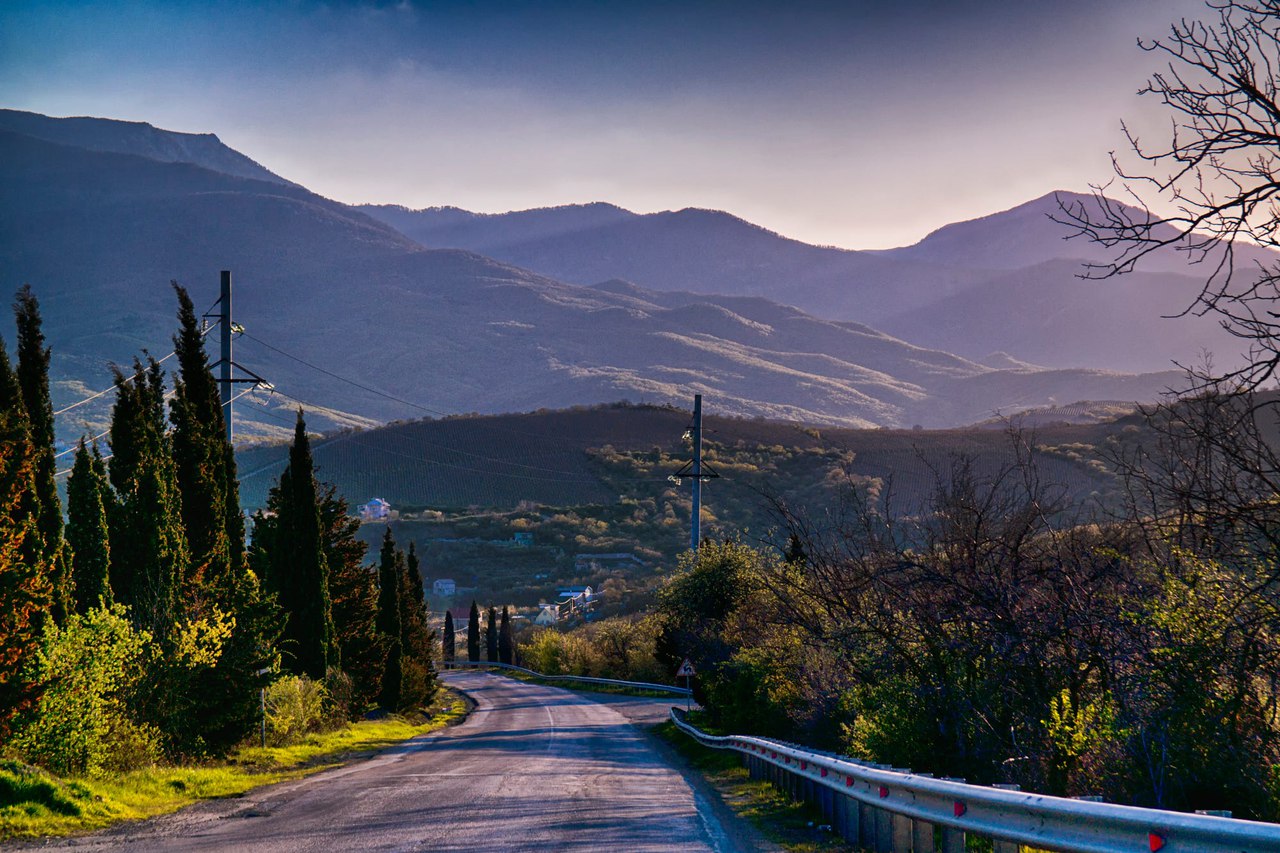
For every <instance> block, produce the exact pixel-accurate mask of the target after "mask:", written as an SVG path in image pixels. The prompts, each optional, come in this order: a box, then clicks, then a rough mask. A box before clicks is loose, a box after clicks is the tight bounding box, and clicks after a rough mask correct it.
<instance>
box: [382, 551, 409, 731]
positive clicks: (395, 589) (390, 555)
mask: <svg viewBox="0 0 1280 853" xmlns="http://www.w3.org/2000/svg"><path fill="white" fill-rule="evenodd" d="M403 564H404V554H402V553H401V552H400V551H399V550H397V549H396V542H395V539H394V538H392V536H391V528H390V527H388V528H387V532H386V533H385V534H384V535H383V537H382V550H381V552H380V553H379V555H378V633H379V634H381V635H382V636H383V637H384V638H385V642H386V644H387V660H386V665H385V667H384V668H383V671H382V691H381V693H380V694H379V697H378V702H379V704H380V705H382V707H383V708H386V709H387V710H389V711H394V710H397V709H398V708H399V707H400V699H401V690H402V688H403V680H404V661H403V656H404V645H403V640H402V636H403V624H402V622H401V609H400V598H401V577H402V575H403V573H404V571H403Z"/></svg>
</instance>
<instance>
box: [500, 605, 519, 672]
mask: <svg viewBox="0 0 1280 853" xmlns="http://www.w3.org/2000/svg"><path fill="white" fill-rule="evenodd" d="M498 660H499V661H500V662H501V663H507V664H510V663H515V643H514V642H513V637H512V636H511V613H510V612H509V610H508V608H507V605H505V604H504V605H502V624H501V625H500V626H499V628H498Z"/></svg>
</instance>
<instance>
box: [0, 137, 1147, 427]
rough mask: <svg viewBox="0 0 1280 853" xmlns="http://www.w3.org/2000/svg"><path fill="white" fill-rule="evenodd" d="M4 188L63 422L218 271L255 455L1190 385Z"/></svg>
mask: <svg viewBox="0 0 1280 853" xmlns="http://www.w3.org/2000/svg"><path fill="white" fill-rule="evenodd" d="M0 187H2V188H3V189H2V190H0V192H3V194H4V195H3V198H4V200H3V203H2V204H0V269H3V276H4V277H5V279H6V282H4V283H3V286H4V287H7V288H8V289H9V291H12V290H13V289H14V288H16V287H17V286H18V285H19V284H21V283H22V282H30V283H31V284H32V285H33V286H34V287H35V289H36V292H37V294H38V295H39V296H40V298H41V302H42V305H43V306H44V311H45V318H46V331H47V334H48V337H49V339H50V342H51V344H52V345H53V348H54V353H55V362H54V373H55V380H56V384H55V396H56V399H55V406H56V407H61V406H63V405H67V404H69V403H71V402H74V401H76V400H78V399H80V398H82V397H84V396H85V395H86V393H87V392H88V391H89V390H93V389H97V388H102V387H105V386H106V385H107V384H108V376H107V371H106V369H105V365H106V363H107V362H108V361H115V362H118V363H125V362H127V361H128V360H129V359H130V358H131V357H132V355H133V354H134V353H135V352H137V351H138V350H139V349H140V348H142V347H148V348H150V350H151V351H152V352H153V353H155V354H157V355H160V354H163V353H165V352H167V351H168V349H169V336H170V335H171V333H172V330H173V324H174V320H173V315H174V300H173V297H172V294H171V293H170V291H169V287H168V282H169V280H170V279H175V278H176V279H178V280H180V281H182V282H183V283H184V284H186V285H188V286H189V287H190V288H191V290H192V293H193V298H194V299H195V300H196V302H197V306H198V307H204V306H206V305H209V304H210V303H212V301H213V299H214V296H215V294H216V281H217V275H218V270H220V269H231V270H233V272H234V275H235V281H236V311H237V314H236V320H237V322H239V323H242V324H243V325H244V326H245V328H246V332H247V333H246V335H245V336H244V337H241V338H239V339H238V340H237V342H236V360H237V361H238V362H240V363H242V364H244V365H246V366H248V367H250V368H251V369H253V370H254V371H255V372H257V373H259V374H260V375H262V376H264V377H266V378H267V379H269V380H270V381H271V382H273V383H274V384H275V385H276V387H277V388H278V392H279V393H277V394H276V395H275V396H274V397H272V398H268V397H267V396H266V395H265V393H263V394H255V395H252V396H251V397H249V398H246V399H245V401H243V402H242V403H240V404H238V410H237V411H238V413H239V417H240V418H241V424H240V427H241V434H242V435H247V436H252V435H255V434H256V435H268V434H277V435H278V434H280V433H281V432H283V431H284V430H286V429H287V428H288V427H289V426H290V425H291V422H292V414H291V409H292V408H293V407H295V406H297V405H298V402H297V401H298V400H301V401H304V404H305V405H306V407H307V409H308V411H309V412H311V413H312V418H313V422H315V423H316V424H317V425H318V426H321V427H324V426H326V425H327V426H333V425H341V424H357V425H358V424H368V423H370V422H372V421H378V420H388V419H392V418H402V417H406V416H414V417H416V416H420V415H422V414H424V413H452V412H470V411H478V412H501V411H522V410H533V409H538V408H543V407H564V406H571V405H576V404H582V403H596V402H603V401H611V400H617V399H620V398H629V399H632V400H644V401H648V402H655V403H672V404H677V405H681V406H684V405H687V403H688V398H689V397H690V396H691V395H692V393H694V392H695V391H696V392H701V393H703V394H704V395H705V396H706V397H707V402H708V408H709V409H714V410H715V411H717V412H720V413H724V414H735V415H743V416H756V415H764V416H768V417H775V418H782V419H788V420H798V421H806V422H812V423H820V424H839V425H845V426H858V427H865V426H910V425H912V424H921V425H924V426H944V425H950V424H959V423H970V422H974V421H978V420H981V419H983V418H985V417H988V416H989V415H990V414H991V413H992V412H993V411H997V410H1001V411H1004V410H1010V409H1014V408H1022V407H1027V406H1043V405H1050V404H1053V403H1055V402H1064V401H1072V400H1078V399H1089V398H1095V399H1122V400H1123V399H1134V400H1145V399H1150V398H1151V397H1153V396H1154V395H1155V394H1157V393H1158V392H1159V391H1160V390H1161V389H1162V388H1163V387H1164V386H1165V385H1167V384H1168V383H1169V382H1170V381H1172V380H1171V377H1170V376H1169V375H1146V376H1133V375H1125V374H1117V373H1110V372H1105V371H1096V370H1095V371H1091V370H1036V369H1022V368H1015V369H992V368H989V367H986V366H983V365H981V364H978V363H977V362H975V361H971V360H967V359H965V358H961V357H958V356H955V355H952V354H950V353H947V352H943V351H938V350H934V349H927V348H922V347H919V346H914V345H912V344H910V343H907V342H905V341H903V340H900V339H897V338H894V337H891V336H889V335H886V334H884V333H882V332H879V331H876V330H875V329H873V328H871V327H869V326H866V325H863V324H858V323H850V322H834V321H830V320H823V319H820V318H817V317H814V316H812V315H810V314H807V313H805V312H802V311H800V310H797V309H795V308H790V307H786V306H783V305H780V304H778V303H776V302H774V301H771V300H767V299H763V298H759V297H743V296H715V295H707V294H696V295H695V294H691V293H660V292H656V291H653V290H649V289H646V288H641V287H638V286H634V285H629V284H626V283H624V282H613V283H612V284H610V285H607V286H602V287H599V288H587V287H579V286H574V285H569V284H564V283H562V282H559V281H556V280H553V279H551V278H547V277H545V276H542V275H538V274H535V273H532V272H528V271H526V270H523V269H520V268H517V267H514V266H510V265H508V264H504V263H501V262H498V261H495V260H491V259H489V258H485V257H482V256H480V255H477V254H474V253H471V252H466V251H458V250H428V249H424V248H422V247H421V246H420V245H418V244H417V243H415V242H413V241H412V240H410V239H409V238H407V237H406V236H404V235H403V234H401V233H400V232H398V231H397V230H395V229H393V228H391V227H390V226H388V225H386V224H383V223H381V222H378V221H375V220H374V219H371V218H370V217H368V216H366V215H365V214H363V213H361V212H359V211H357V210H355V209H353V208H349V207H346V206H344V205H341V204H337V203H335V202H332V201H328V200H326V199H323V198H321V197H319V196H316V195H314V194H313V193H310V192H308V191H306V190H305V189H303V188H301V187H295V186H290V185H283V184H279V183H275V182H270V181H263V180H255V179H249V178H244V177H238V176H233V175H228V174H225V173H221V172H218V171H215V170H211V169H207V168H203V167H200V166H196V165H192V164H190V163H174V162H161V161H157V160H154V159H149V158H145V157H142V156H138V155H132V154H121V153H112V152H103V151H96V150H90V149H86V148H81V147H72V146H68V145H61V144H56V143H52V142H48V141H45V140H42V139H38V138H35V137H31V136H27V135H22V134H16V133H12V132H8V133H0ZM731 231H732V232H733V233H737V232H738V231H739V228H738V226H733V227H732V228H731ZM778 239H781V238H778ZM690 248H691V249H692V247H690ZM333 374H337V376H341V377H344V378H345V379H347V380H351V382H344V381H343V380H340V379H337V378H336V377H335V376H334V375H333ZM353 383H354V384H353ZM285 395H288V396H285ZM109 401H110V395H107V396H106V397H103V398H102V399H101V400H100V401H99V402H98V404H96V407H95V406H85V407H83V408H81V409H77V410H74V412H73V413H69V414H68V415H66V416H63V417H62V418H61V419H60V421H59V428H60V430H61V435H62V436H63V437H64V438H68V439H69V438H70V437H72V436H74V435H77V434H79V433H80V432H82V431H84V430H85V429H86V428H87V429H90V430H93V429H94V428H95V427H100V426H101V424H102V420H103V418H104V416H105V410H106V408H107V406H108V405H109ZM404 401H408V403H405V402H404ZM320 415H324V417H319V416H320Z"/></svg>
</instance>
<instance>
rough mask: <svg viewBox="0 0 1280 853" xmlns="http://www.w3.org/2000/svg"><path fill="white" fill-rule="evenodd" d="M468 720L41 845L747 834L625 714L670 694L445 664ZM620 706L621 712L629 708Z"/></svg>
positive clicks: (411, 844)
mask: <svg viewBox="0 0 1280 853" xmlns="http://www.w3.org/2000/svg"><path fill="white" fill-rule="evenodd" d="M446 678H447V679H448V680H449V682H450V683H452V684H454V685H456V686H458V687H460V688H462V689H463V690H465V691H466V692H467V693H468V694H470V695H471V696H472V697H473V698H474V699H475V700H476V702H477V708H476V709H475V710H474V711H473V712H472V714H471V716H470V717H469V718H468V719H467V720H466V722H464V723H462V724H461V725H458V726H454V727H452V728H448V729H444V730H441V731H440V732H437V733H434V734H431V735H426V736H424V737H422V738H417V739H415V740H412V741H408V742H406V743H404V744H402V745H400V746H398V747H395V748H393V749H390V750H388V751H386V752H383V753H381V754H379V755H378V756H376V757H374V758H372V759H369V760H367V761H361V762H357V763H355V764H352V765H349V766H347V767H342V768H338V769H335V770H331V771H326V772H324V773H320V774H317V775H315V776H311V777H309V778H307V779H303V780H299V781H296V782H286V783H283V784H280V785H274V786H271V787H267V788H261V789H259V790H257V791H254V792H251V793H249V794H246V795H245V796H243V797H240V798H236V799H231V800H223V801H212V802H206V803H201V804H198V805H196V806H192V807H191V808H188V809H185V810H183V811H181V812H178V813H176V814H173V815H169V816H166V817H163V818H157V819H155V820H151V821H147V822H145V823H140V824H133V825H128V826H122V827H116V828H114V829H111V830H107V831H105V832H100V833H97V834H94V835H90V836H83V837H80V838H76V839H64V840H58V841H57V842H55V843H51V844H49V845H48V846H44V847H42V849H52V850H80V851H84V850H122V851H210V850H220V851H221V850H233V851H240V850H244V851H254V853H283V851H325V853H336V851H346V850H396V851H402V850H439V851H468V853H471V851H475V850H487V851H503V850H539V851H547V850H555V851H575V850H582V851H585V850H592V851H598V850H625V851H627V853H643V851H665V850H691V851H704V850H714V851H730V850H737V849H741V848H742V847H743V846H744V845H743V842H742V841H741V840H740V839H741V836H740V835H739V834H738V830H736V829H735V828H734V827H729V832H727V833H726V831H725V824H726V819H725V817H724V816H723V814H717V811H718V810H717V809H716V808H713V807H712V806H711V805H710V804H709V802H708V801H709V799H710V798H708V797H705V796H703V795H702V794H701V793H696V792H695V787H696V781H695V786H691V785H690V783H689V782H688V781H686V779H685V778H684V777H683V776H682V775H681V773H680V772H679V771H678V770H676V769H674V768H673V767H672V766H671V765H670V764H668V763H667V761H666V759H665V758H664V755H663V753H662V752H661V751H660V748H659V747H658V746H656V745H655V744H654V742H653V741H652V739H651V738H649V737H648V736H646V735H645V734H644V733H642V732H641V731H639V730H638V729H637V728H636V727H635V726H633V725H632V723H631V722H630V721H629V720H628V716H630V717H631V718H632V719H637V720H646V719H658V718H660V717H661V716H662V715H663V714H664V713H665V709H666V708H668V707H670V702H668V701H665V700H648V699H622V698H618V699H610V700H606V701H605V702H596V701H593V700H592V699H590V698H586V697H583V696H580V695H578V694H575V693H571V692H569V691H566V690H561V689H558V688H554V687H544V686H540V685H534V684H527V683H525V682H521V681H515V680H513V679H509V678H504V677H501V676H496V675H490V674H488V673H481V672H454V673H448V674H446ZM624 714H626V716H624Z"/></svg>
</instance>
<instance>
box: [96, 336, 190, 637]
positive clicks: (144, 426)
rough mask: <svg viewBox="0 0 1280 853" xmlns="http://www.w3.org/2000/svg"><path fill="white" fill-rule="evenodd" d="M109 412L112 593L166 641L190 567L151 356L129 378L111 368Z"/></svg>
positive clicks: (159, 377)
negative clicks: (113, 391)
mask: <svg viewBox="0 0 1280 853" xmlns="http://www.w3.org/2000/svg"><path fill="white" fill-rule="evenodd" d="M115 383H116V402H115V406H114V407H113V408H112V411H111V441H110V444H111V451H112V454H113V456H112V459H111V467H110V480H111V485H112V486H113V487H114V489H115V492H116V499H115V501H113V506H112V512H111V513H110V514H109V516H108V523H109V527H110V541H111V549H112V559H111V574H110V580H111V591H112V593H113V594H114V596H115V598H116V600H117V601H119V602H121V603H123V604H126V605H128V606H129V608H130V611H131V617H132V619H133V621H134V623H135V624H137V625H138V626H139V627H141V628H143V629H145V630H148V631H151V632H152V634H153V636H155V637H157V638H160V639H162V640H163V639H165V638H167V637H169V636H170V635H171V632H172V629H173V626H174V623H175V621H176V619H177V617H178V587H179V583H180V580H181V578H182V576H183V573H184V572H185V570H186V567H187V561H188V551H187V540H186V535H185V533H184V531H183V528H182V518H181V497H180V495H179V494H178V484H177V478H176V475H175V473H174V469H173V457H172V453H171V447H170V444H169V437H168V435H166V433H165V423H164V371H163V370H162V369H161V367H160V364H159V362H157V361H156V360H155V359H154V358H149V359H148V365H147V366H146V367H144V366H143V364H142V362H140V361H138V360H137V359H135V360H134V365H133V374H132V376H131V377H125V376H124V374H123V373H121V372H120V371H119V370H115Z"/></svg>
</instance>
